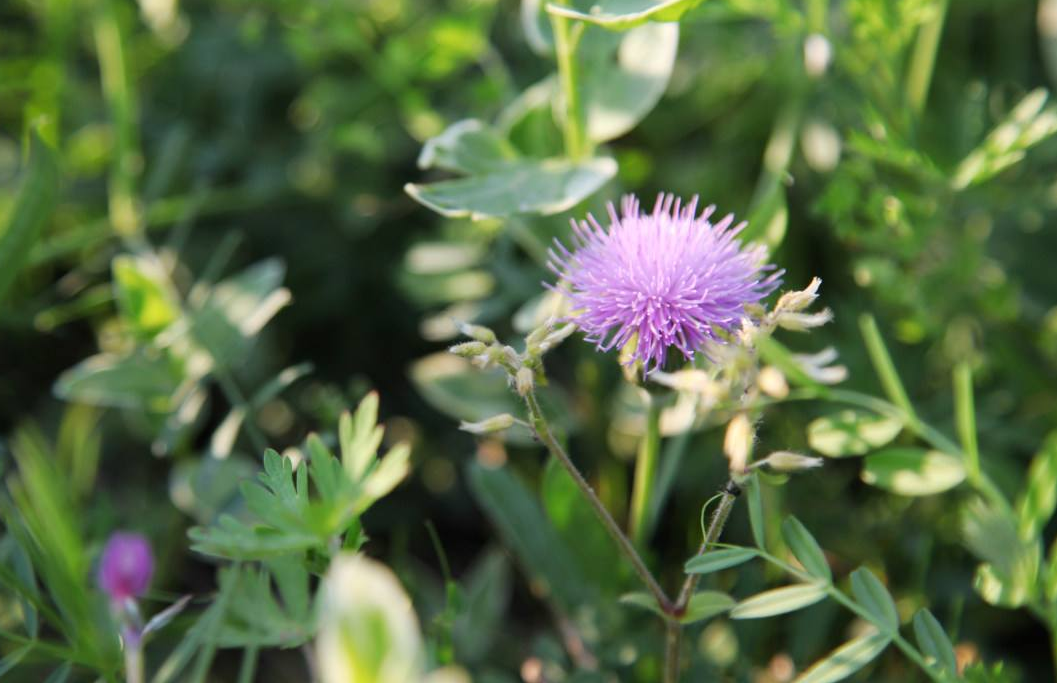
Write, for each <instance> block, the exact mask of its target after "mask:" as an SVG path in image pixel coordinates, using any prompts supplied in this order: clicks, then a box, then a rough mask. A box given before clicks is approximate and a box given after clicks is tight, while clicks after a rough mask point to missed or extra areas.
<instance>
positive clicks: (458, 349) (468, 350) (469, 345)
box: [448, 341, 488, 358]
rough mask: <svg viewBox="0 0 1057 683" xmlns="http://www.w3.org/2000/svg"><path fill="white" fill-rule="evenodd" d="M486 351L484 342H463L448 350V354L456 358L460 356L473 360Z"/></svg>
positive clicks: (486, 347)
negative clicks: (452, 354)
mask: <svg viewBox="0 0 1057 683" xmlns="http://www.w3.org/2000/svg"><path fill="white" fill-rule="evenodd" d="M487 350H488V346H487V345H486V344H485V343H484V342H479V341H469V342H463V343H461V344H456V345H455V346H452V347H449V348H448V352H449V353H454V354H455V355H456V356H462V357H463V358H474V357H476V356H480V355H481V354H483V353H484V352H485V351H487Z"/></svg>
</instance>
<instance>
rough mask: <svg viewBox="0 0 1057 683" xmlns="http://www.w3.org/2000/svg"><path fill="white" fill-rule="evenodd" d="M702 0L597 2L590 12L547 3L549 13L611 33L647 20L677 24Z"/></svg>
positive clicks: (611, 0)
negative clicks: (605, 29) (675, 22)
mask: <svg viewBox="0 0 1057 683" xmlns="http://www.w3.org/2000/svg"><path fill="white" fill-rule="evenodd" d="M701 2H702V0H661V1H660V2H658V1H657V0H600V1H599V2H596V3H594V4H593V5H592V7H591V11H590V12H581V11H579V10H576V9H573V8H572V7H567V6H565V5H558V4H554V3H550V4H548V5H547V12H549V13H550V14H553V15H556V16H561V17H566V18H569V19H575V20H577V21H585V22H588V23H591V24H596V25H598V26H602V27H604V28H607V29H609V30H611V31H626V30H628V29H629V28H634V27H636V26H641V25H642V24H645V23H646V22H650V21H679V20H680V19H681V18H682V16H683V15H684V14H686V12H688V11H689V10H692V9H693V8H695V7H697V6H698V5H700V4H701Z"/></svg>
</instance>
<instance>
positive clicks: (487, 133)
mask: <svg viewBox="0 0 1057 683" xmlns="http://www.w3.org/2000/svg"><path fill="white" fill-rule="evenodd" d="M517 156H518V153H517V150H515V149H514V146H513V145H511V144H510V142H509V141H508V140H506V139H505V138H503V137H501V136H500V135H499V134H498V133H496V132H495V131H494V130H492V129H491V128H490V127H488V126H487V124H485V123H484V122H482V121H479V120H477V119H464V120H462V121H457V122H455V123H453V124H451V125H450V126H448V127H447V128H446V129H445V130H444V132H443V133H441V134H440V135H437V136H436V137H433V138H430V139H429V140H427V141H426V143H425V144H424V145H423V146H422V151H421V152H420V153H419V155H418V167H419V168H421V169H428V168H442V169H444V170H446V171H456V172H459V173H466V174H468V175H474V174H477V173H487V172H489V171H493V170H496V169H497V168H502V167H503V166H504V165H505V164H506V163H507V162H510V161H514V160H515V159H516V158H517Z"/></svg>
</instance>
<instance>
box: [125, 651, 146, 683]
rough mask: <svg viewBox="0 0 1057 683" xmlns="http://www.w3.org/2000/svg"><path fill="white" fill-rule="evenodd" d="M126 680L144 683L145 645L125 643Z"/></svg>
mask: <svg viewBox="0 0 1057 683" xmlns="http://www.w3.org/2000/svg"><path fill="white" fill-rule="evenodd" d="M125 680H126V681H127V683H143V645H142V644H141V643H135V644H129V643H128V642H126V643H125Z"/></svg>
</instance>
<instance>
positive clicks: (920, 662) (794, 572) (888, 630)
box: [756, 548, 946, 683]
mask: <svg viewBox="0 0 1057 683" xmlns="http://www.w3.org/2000/svg"><path fill="white" fill-rule="evenodd" d="M756 552H757V553H758V554H759V556H760V557H761V558H762V559H763V560H765V561H767V562H770V563H771V564H773V565H775V566H776V567H778V568H780V569H782V570H783V571H784V572H786V573H787V574H789V575H790V576H793V577H796V578H797V579H799V580H800V581H804V582H807V583H815V584H817V583H819V578H818V577H817V576H812V575H811V574H808V573H807V572H805V571H802V570H800V569H798V568H796V567H794V566H793V565H791V564H789V563H788V562H785V561H784V560H781V559H779V558H778V557H775V556H774V555H772V554H770V553H769V552H767V551H766V550H764V549H763V548H757V550H756ZM823 585H824V586H825V589H826V594H827V595H828V596H829V597H831V598H832V599H833V600H835V601H836V602H839V603H840V604H841V605H843V606H844V607H845V608H847V609H848V610H850V611H851V612H852V613H854V614H855V615H856V616H858V617H859V618H861V619H864V620H865V621H868V622H869V623H871V624H873V625H874V626H875V627H877V629H878V630H879V631H881V632H882V633H884V634H885V635H886V636H888V637H889V638H891V640H892V642H893V643H895V645H896V647H898V648H899V649H900V650H901V651H902V652H903V654H904V655H906V657H907V659H909V660H910V661H912V662H914V664H916V665H917V666H918V667H919V668H920V669H921V670H922V671H924V672H925V674H926V675H927V676H928V677H929V678H930V679H932V680H933V681H936V682H937V683H945V681H946V679H945V678H944V677H943V676H942V675H941V674H939V673H937V672H936V670H935V669H934V668H933V667H931V666H929V664H928V662H927V661H926V660H925V656H924V655H923V654H921V652H919V651H918V649H917V648H916V647H914V646H913V645H911V644H910V642H909V641H907V639H906V638H904V637H903V636H902V635H900V633H899V628H898V626H896V627H894V628H893V627H889V626H888V625H886V624H884V623H879V622H878V620H877V619H876V618H875V617H874V616H873V615H871V614H870V613H869V612H868V611H866V610H865V609H863V607H862V606H861V605H859V604H858V603H857V602H855V601H854V600H852V599H851V598H850V597H848V596H847V595H846V594H845V593H844V591H842V590H840V589H839V588H837V587H836V586H835V585H833V582H832V581H825V582H824V584H823Z"/></svg>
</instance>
